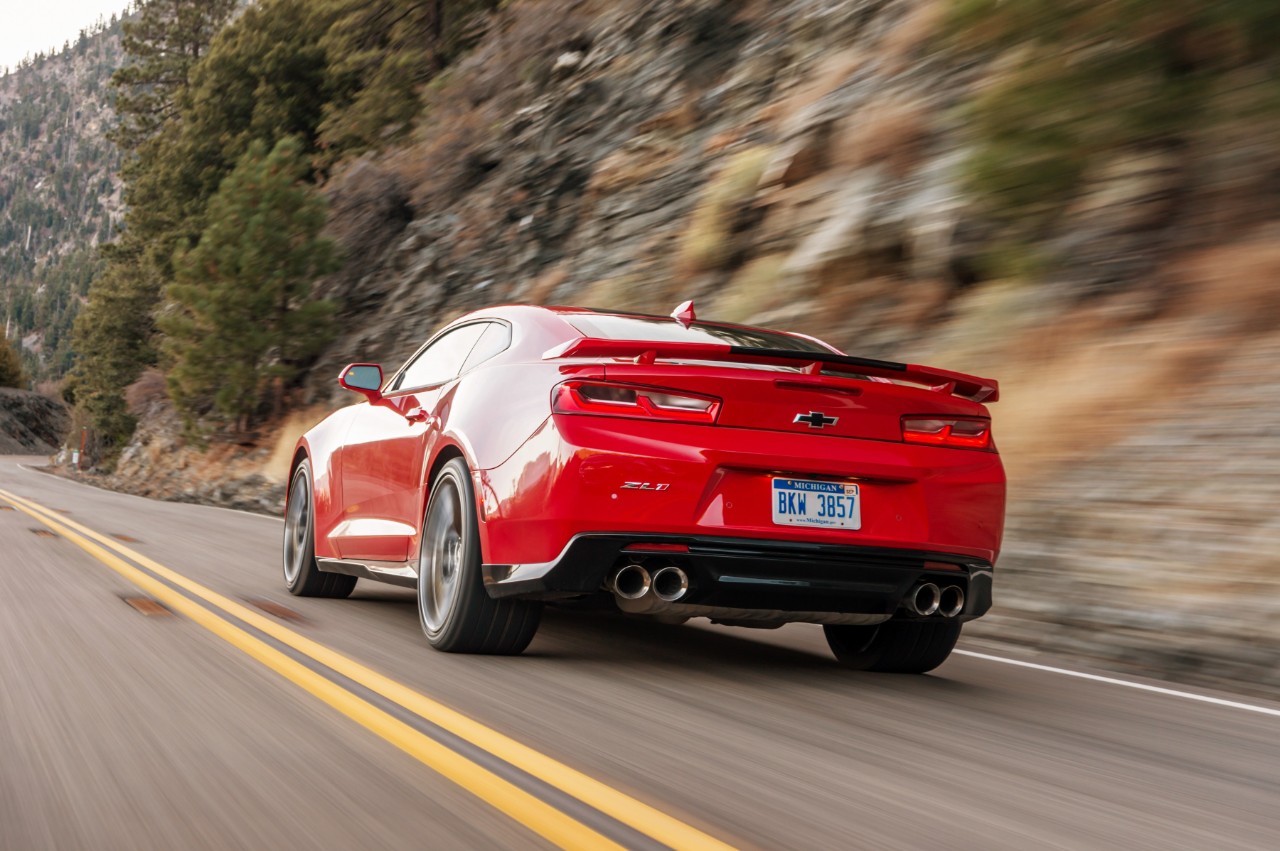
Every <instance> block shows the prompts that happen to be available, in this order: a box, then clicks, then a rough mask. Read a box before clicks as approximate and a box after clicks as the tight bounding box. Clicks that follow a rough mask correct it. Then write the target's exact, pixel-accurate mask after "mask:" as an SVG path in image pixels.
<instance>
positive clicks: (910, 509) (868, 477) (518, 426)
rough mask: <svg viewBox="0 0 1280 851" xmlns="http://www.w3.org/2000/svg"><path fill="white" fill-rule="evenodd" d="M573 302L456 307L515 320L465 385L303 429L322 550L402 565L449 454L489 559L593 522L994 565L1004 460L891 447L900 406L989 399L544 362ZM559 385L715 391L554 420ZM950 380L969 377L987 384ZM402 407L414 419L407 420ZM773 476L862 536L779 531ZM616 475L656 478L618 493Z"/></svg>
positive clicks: (552, 548)
mask: <svg viewBox="0 0 1280 851" xmlns="http://www.w3.org/2000/svg"><path fill="white" fill-rule="evenodd" d="M578 312H579V311H575V310H572V309H548V308H537V307H524V306H509V307H501V308H493V309H490V310H484V311H479V312H477V313H473V314H470V315H469V316H467V317H464V319H463V320H459V321H460V322H462V321H473V320H475V319H477V318H480V319H495V320H501V321H503V322H506V323H509V324H510V326H511V329H512V339H511V345H510V347H509V348H508V349H507V350H506V351H504V352H502V353H501V354H499V355H497V356H495V357H493V358H492V359H491V360H490V361H488V362H486V363H484V364H482V365H480V366H479V367H477V368H475V369H473V370H471V371H470V372H467V373H465V374H464V375H463V376H462V377H461V378H456V379H453V380H451V381H449V382H446V383H445V384H443V385H439V386H436V387H431V388H426V389H420V390H416V391H412V392H409V393H404V394H395V393H391V394H389V395H388V396H386V397H384V398H382V399H381V400H378V401H377V402H374V403H372V404H371V403H369V402H364V403H361V404H358V405H354V406H352V407H350V408H345V409H343V410H341V411H338V412H336V413H335V414H333V415H332V416H331V417H329V418H328V419H326V420H325V421H324V422H322V423H321V424H319V425H318V426H316V428H314V429H312V430H311V431H310V432H308V433H307V434H306V435H304V437H303V438H302V440H301V441H300V442H299V449H300V451H303V452H306V453H307V454H308V455H309V456H310V457H311V461H312V466H313V470H314V474H315V487H316V502H315V504H316V512H317V516H316V530H317V540H316V553H317V555H319V556H322V557H344V558H355V559H359V558H365V559H376V560H383V561H396V560H406V559H410V560H411V559H412V557H413V555H414V554H415V553H416V551H417V543H418V541H417V534H418V532H417V530H418V528H419V527H420V525H421V518H422V514H423V509H424V507H425V504H426V499H427V487H428V478H429V475H430V472H431V470H433V469H434V468H435V466H436V464H437V461H438V460H439V459H440V458H441V453H442V452H451V453H457V454H461V455H462V456H463V458H464V459H465V460H466V462H467V464H468V466H469V467H470V468H471V469H472V471H473V479H474V481H475V484H476V486H477V487H476V493H477V500H478V502H479V503H480V505H479V506H478V507H479V509H480V512H479V513H480V518H481V523H480V534H481V547H482V553H483V558H484V561H485V562H486V563H489V564H534V563H540V562H547V561H551V560H553V559H555V558H556V557H557V556H558V555H559V554H560V553H561V551H562V550H563V549H564V548H565V546H566V544H567V543H568V542H569V540H570V538H572V537H573V536H574V535H575V534H580V533H589V532H624V533H625V532H637V533H639V532H644V533H658V534H671V535H714V536H720V537H743V538H759V539H769V540H776V541H807V542H819V543H821V542H827V543H839V544H853V545H863V546H868V547H890V548H902V549H909V550H917V551H919V550H925V551H935V552H945V553H950V554H953V555H962V556H970V557H974V558H978V559H982V560H985V561H989V562H994V561H995V558H996V556H997V554H998V552H999V548H1000V539H1001V534H1002V529H1003V522H1004V503H1005V484H1004V472H1003V469H1002V467H1001V463H1000V458H999V456H998V455H997V454H996V453H995V452H991V451H977V450H966V449H954V448H946V447H935V446H924V445H915V444H908V443H904V442H903V441H902V434H901V424H900V419H901V417H902V416H904V415H908V414H914V415H920V414H924V415H938V416H942V415H951V416H962V417H985V416H987V409H986V408H985V407H984V406H983V405H981V404H978V403H977V402H973V401H969V400H968V399H964V398H960V397H959V396H956V395H951V393H950V392H949V391H948V389H947V387H946V386H943V387H941V388H938V389H935V390H929V389H923V388H920V387H908V386H902V385H898V384H889V383H886V382H884V381H883V380H882V381H879V382H877V381H866V380H859V379H856V378H849V377H847V376H845V377H830V376H825V375H819V374H817V373H816V372H806V373H800V372H795V371H777V370H776V369H774V370H772V371H771V370H770V369H768V368H759V367H757V368H751V366H750V365H749V364H739V365H727V364H720V363H714V362H713V363H687V364H669V363H651V362H649V363H646V362H644V358H643V357H641V358H639V360H640V361H641V362H640V363H637V362H636V361H637V358H636V357H632V358H630V359H629V360H625V361H624V360H623V359H621V358H617V357H588V358H578V357H570V358H557V357H545V355H547V353H549V352H552V350H555V349H557V347H559V349H560V350H561V352H563V351H564V350H565V349H566V344H568V346H569V347H571V346H572V345H573V343H574V341H576V340H578V339H580V338H582V334H581V333H580V332H579V331H577V330H576V329H575V328H573V327H572V326H571V325H569V324H568V322H566V321H565V318H568V317H572V315H573V314H574V313H578ZM673 322H674V320H673ZM451 327H452V326H451ZM445 330H446V331H447V330H448V329H445ZM442 333H443V332H442ZM586 348H590V347H586ZM355 354H358V353H355ZM912 369H917V368H916V367H912ZM919 369H923V370H927V369H928V368H919ZM936 372H937V373H938V374H941V371H936ZM947 375H951V374H950V373H947ZM568 377H592V378H607V379H608V380H610V381H622V382H626V383H628V384H641V385H650V386H659V387H666V388H672V389H676V390H686V391H690V392H696V393H704V394H713V395H715V396H717V397H719V398H721V399H723V400H724V404H723V407H722V409H721V410H720V411H719V421H718V423H717V424H715V425H696V424H685V423H674V422H660V421H644V420H628V419H621V418H614V417H600V416H586V415H570V414H555V415H553V414H552V413H551V396H552V389H553V388H554V387H555V386H556V385H557V384H558V383H560V382H561V381H563V380H565V379H566V378H568ZM958 379H959V382H960V385H961V386H964V387H970V386H978V385H975V382H984V381H985V379H973V377H971V376H970V377H965V376H958ZM988 384H989V387H990V389H991V392H992V393H994V392H995V385H994V382H989V383H988ZM988 384H981V385H980V386H982V387H987V386H988ZM413 408H421V409H422V411H423V412H424V416H426V420H425V421H423V422H410V420H409V418H407V417H406V414H407V413H409V412H410V410H411V409H413ZM810 410H821V411H823V412H825V413H826V414H828V415H830V416H835V417H838V420H839V421H838V423H836V424H833V425H832V426H831V427H830V428H829V429H827V430H824V431H822V432H818V431H813V430H811V429H810V428H809V427H808V426H807V425H805V424H803V423H801V424H796V423H794V421H793V418H794V416H795V414H796V413H804V412H808V411H810ZM773 475H783V476H790V477H812V478H822V479H831V480H837V481H847V482H855V481H856V482H857V483H858V484H859V486H860V488H861V492H862V505H863V509H862V511H863V513H862V528H861V529H860V530H857V531H852V530H831V529H814V528H802V527H794V526H778V525H774V524H773V523H772V519H771V513H770V498H771V496H770V494H771V489H770V478H771V476H773ZM628 481H631V482H648V483H653V484H665V485H667V486H668V487H666V488H664V489H662V490H638V489H623V488H622V484H623V483H624V482H628Z"/></svg>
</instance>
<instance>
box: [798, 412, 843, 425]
mask: <svg viewBox="0 0 1280 851" xmlns="http://www.w3.org/2000/svg"><path fill="white" fill-rule="evenodd" d="M791 422H793V423H804V424H806V425H807V426H809V428H822V427H823V426H829V425H835V424H836V423H838V422H840V418H839V417H829V416H827V415H826V414H824V413H822V412H821V411H810V412H809V413H807V414H796V418H795V419H794V420H792V421H791Z"/></svg>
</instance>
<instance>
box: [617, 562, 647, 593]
mask: <svg viewBox="0 0 1280 851" xmlns="http://www.w3.org/2000/svg"><path fill="white" fill-rule="evenodd" d="M651 581H652V580H651V579H650V577H649V571H647V570H645V569H644V567H642V566H641V565H638V564H628V565H626V566H625V567H622V568H620V569H619V570H618V572H617V573H615V574H614V575H613V593H615V594H617V595H618V596H619V597H621V598H622V599H624V600H639V599H640V598H641V597H643V596H644V595H645V594H648V593H649V584H650V582H651Z"/></svg>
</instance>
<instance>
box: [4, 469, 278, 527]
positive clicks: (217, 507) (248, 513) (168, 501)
mask: <svg viewBox="0 0 1280 851" xmlns="http://www.w3.org/2000/svg"><path fill="white" fill-rule="evenodd" d="M14 466H15V467H17V468H18V469H19V470H23V471H25V472H28V473H35V474H36V475H38V476H53V478H55V479H57V480H58V481H60V482H67V483H68V484H72V485H77V486H79V487H82V488H91V489H92V490H95V491H98V492H99V493H107V494H113V495H115V496H127V497H129V498H130V499H141V500H145V501H147V502H150V503H152V504H153V505H154V504H155V503H157V502H159V503H164V504H165V505H190V506H192V507H193V508H212V509H213V510H215V511H230V512H231V513H233V514H243V515H245V516H246V517H257V518H258V519H259V520H270V521H272V522H275V523H283V522H284V518H283V517H273V516H271V515H270V514H259V513H257V512H256V511H245V510H243V509H240V508H226V507H224V506H221V505H206V504H204V503H202V502H178V501H176V500H171V499H152V498H151V497H149V496H138V495H137V494H136V493H125V492H124V491H113V490H109V489H107V488H100V487H98V486H97V485H90V484H86V483H85V482H78V481H76V480H75V479H68V478H67V477H66V476H59V475H57V474H56V473H42V472H40V471H39V470H37V469H36V468H35V467H28V466H27V465H26V464H14Z"/></svg>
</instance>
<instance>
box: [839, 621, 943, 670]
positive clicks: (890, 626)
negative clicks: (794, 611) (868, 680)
mask: <svg viewBox="0 0 1280 851" xmlns="http://www.w3.org/2000/svg"><path fill="white" fill-rule="evenodd" d="M822 631H823V632H824V633H826V636H827V644H828V646H830V647H831V652H832V653H834V654H835V655H836V659H838V660H839V661H840V664H842V665H844V666H845V667H846V668H853V669H854V670H856V671H879V672H881V673H891V674H923V673H925V672H926V671H932V670H933V669H934V668H936V667H938V666H939V665H941V664H942V663H943V662H945V661H946V660H947V657H948V656H950V655H951V650H952V648H954V647H955V646H956V640H957V639H958V638H959V637H960V624H959V623H957V622H956V621H953V620H924V621H885V622H884V623H882V624H876V625H875V626H847V625H839V626H832V625H828V626H824V627H823V628H822Z"/></svg>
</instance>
